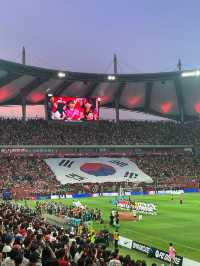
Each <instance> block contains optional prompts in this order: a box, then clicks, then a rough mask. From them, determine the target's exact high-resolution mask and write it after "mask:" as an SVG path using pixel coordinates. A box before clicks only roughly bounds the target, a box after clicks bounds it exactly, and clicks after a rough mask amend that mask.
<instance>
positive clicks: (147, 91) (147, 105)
mask: <svg viewBox="0 0 200 266" xmlns="http://www.w3.org/2000/svg"><path fill="white" fill-rule="evenodd" d="M152 88H153V82H152V81H148V82H147V83H146V85H145V102H144V111H145V112H146V113H149V112H150V109H151V108H150V106H151V94H152Z"/></svg>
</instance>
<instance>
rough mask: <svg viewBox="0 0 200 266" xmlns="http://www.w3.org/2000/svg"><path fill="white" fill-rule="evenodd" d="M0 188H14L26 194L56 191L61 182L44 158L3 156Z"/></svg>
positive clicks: (0, 163)
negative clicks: (29, 192) (28, 192)
mask: <svg viewBox="0 0 200 266" xmlns="http://www.w3.org/2000/svg"><path fill="white" fill-rule="evenodd" d="M0 176H1V179H0V188H1V189H3V188H12V190H13V192H14V193H15V192H16V193H17V191H19V193H20V194H21V193H22V192H23V194H24V195H26V191H31V192H32V193H39V192H43V191H46V192H50V191H54V190H55V188H56V186H57V185H59V182H58V181H57V179H56V178H55V175H54V174H53V173H52V171H51V170H50V169H49V167H48V165H47V164H46V163H45V162H44V160H41V159H38V158H26V159H24V158H12V159H10V158H1V160H0Z"/></svg>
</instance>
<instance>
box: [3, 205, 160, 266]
mask: <svg viewBox="0 0 200 266" xmlns="http://www.w3.org/2000/svg"><path fill="white" fill-rule="evenodd" d="M0 216H1V232H3V234H1V236H0V241H1V251H2V254H3V262H2V264H1V265H2V266H8V265H24V266H34V265H37V266H42V265H44V266H63V265H65V266H69V265H74V266H76V265H77V266H82V265H88V266H97V265H102V266H103V265H108V266H113V265H118V266H145V265H147V264H146V262H145V261H141V260H137V261H134V260H133V259H131V258H130V256H128V255H127V256H121V255H120V254H119V250H118V249H115V251H114V252H111V250H110V248H109V247H108V243H109V239H110V235H109V232H105V231H101V232H93V231H91V230H90V229H88V228H86V227H84V226H82V230H81V233H80V231H79V232H77V231H73V232H72V231H70V230H69V229H68V230H65V229H63V228H61V227H59V226H51V225H50V224H48V222H46V221H45V219H43V218H42V217H41V216H40V214H39V212H38V209H35V210H33V209H28V208H26V207H20V206H17V205H12V204H10V203H1V204H0ZM106 239H108V241H106ZM155 265H156V264H154V266H155Z"/></svg>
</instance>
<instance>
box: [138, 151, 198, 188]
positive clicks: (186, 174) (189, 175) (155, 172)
mask: <svg viewBox="0 0 200 266" xmlns="http://www.w3.org/2000/svg"><path fill="white" fill-rule="evenodd" d="M133 161H134V162H135V163H136V164H137V165H138V167H139V168H141V169H142V170H143V171H144V172H145V173H146V174H148V175H149V176H151V177H152V178H153V179H154V180H157V181H158V183H159V185H161V186H170V185H171V186H172V187H173V186H177V187H183V186H186V187H187V186H188V187H195V186H198V182H199V180H200V179H199V178H200V167H199V166H200V160H199V158H196V157H192V156H185V155H184V156H181V155H170V156H146V157H145V156H144V157H136V158H134V159H133Z"/></svg>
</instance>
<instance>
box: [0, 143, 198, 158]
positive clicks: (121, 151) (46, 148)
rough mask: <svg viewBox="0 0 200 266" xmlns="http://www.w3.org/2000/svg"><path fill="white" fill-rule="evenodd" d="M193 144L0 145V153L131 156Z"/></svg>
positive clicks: (188, 148)
mask: <svg viewBox="0 0 200 266" xmlns="http://www.w3.org/2000/svg"><path fill="white" fill-rule="evenodd" d="M194 150H195V147H194V146H193V145H0V154H14V153H19V154H32V155H34V154H44V155H53V154H61V155H62V154H67V155H69V154H78V153H80V154H81V153H82V154H83V155H84V154H86V155H87V154H91V155H94V156H95V155H96V154H97V156H99V155H106V154H107V153H109V154H110V155H111V156H112V155H113V156H115V155H116V156H117V155H119V156H132V155H134V154H136V155H140V154H141V155H143V154H146V153H147V154H148V153H151V154H152V153H155V154H159V153H161V154H163V153H172V152H177V153H193V151H194Z"/></svg>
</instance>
